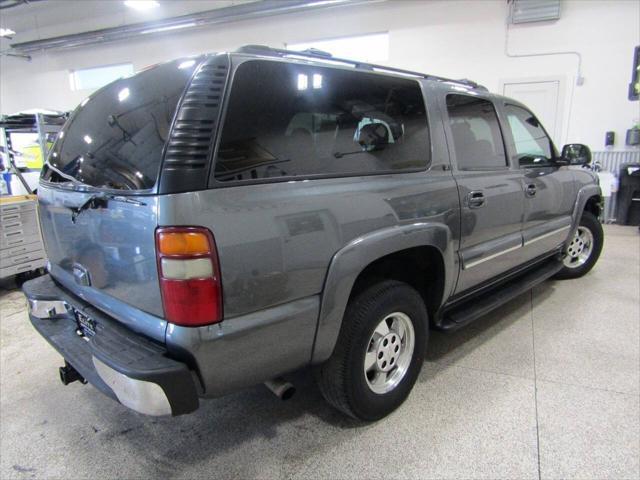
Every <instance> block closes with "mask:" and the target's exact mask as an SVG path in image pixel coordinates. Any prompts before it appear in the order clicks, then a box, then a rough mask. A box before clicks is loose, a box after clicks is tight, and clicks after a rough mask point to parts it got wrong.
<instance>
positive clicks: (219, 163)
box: [215, 61, 430, 182]
mask: <svg viewBox="0 0 640 480" xmlns="http://www.w3.org/2000/svg"><path fill="white" fill-rule="evenodd" d="M429 150H430V149H429V139H428V130H427V119H426V113H425V106H424V101H423V98H422V92H421V90H420V87H419V85H418V83H417V82H416V81H414V80H409V79H404V78H393V77H387V76H383V75H375V74H369V73H362V72H355V71H348V70H339V69H335V68H328V67H316V66H307V65H298V64H292V63H283V62H273V61H248V62H245V63H243V64H242V65H240V67H239V68H238V70H237V71H236V74H235V77H234V81H233V86H232V88H231V95H230V99H229V104H228V108H227V116H226V119H225V122H224V126H223V130H222V138H221V143H220V146H219V148H218V154H217V159H216V164H215V177H216V179H217V180H218V181H223V182H224V181H246V180H256V179H265V178H268V179H274V178H283V177H297V176H312V175H348V174H354V175H357V174H367V173H375V172H384V171H403V170H405V171H406V170H412V169H421V168H425V167H426V165H427V162H428V159H429Z"/></svg>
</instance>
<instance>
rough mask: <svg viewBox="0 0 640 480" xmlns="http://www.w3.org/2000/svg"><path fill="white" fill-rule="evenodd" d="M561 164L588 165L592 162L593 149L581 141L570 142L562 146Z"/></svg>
mask: <svg viewBox="0 0 640 480" xmlns="http://www.w3.org/2000/svg"><path fill="white" fill-rule="evenodd" d="M559 160H560V161H559V162H558V163H559V164H561V165H586V164H588V163H591V150H590V149H589V147H587V146H586V145H583V144H581V143H569V144H567V145H565V146H564V147H562V155H560V159H559Z"/></svg>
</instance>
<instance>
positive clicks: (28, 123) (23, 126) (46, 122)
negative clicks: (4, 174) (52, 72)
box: [0, 112, 69, 193]
mask: <svg viewBox="0 0 640 480" xmlns="http://www.w3.org/2000/svg"><path fill="white" fill-rule="evenodd" d="M68 116H69V115H68V113H62V112H61V113H55V114H49V113H20V114H16V115H1V116H0V135H1V138H2V139H3V143H4V145H5V146H6V147H5V148H6V149H7V151H5V152H3V153H4V155H3V156H4V158H5V160H6V167H7V168H8V169H9V171H10V172H11V173H13V174H14V175H16V176H17V177H18V179H19V180H20V182H21V183H22V185H23V187H24V188H25V189H26V190H27V192H28V193H33V192H32V191H31V189H30V188H29V185H28V184H27V181H26V180H25V179H24V177H23V176H22V170H21V169H20V168H19V167H18V166H17V165H16V161H15V157H16V156H18V155H19V153H18V152H16V151H15V149H14V148H13V142H12V139H11V137H12V135H14V134H20V133H35V134H37V135H38V144H39V145H40V149H41V151H42V155H43V159H46V158H47V155H48V154H49V147H48V143H49V142H53V141H55V139H56V138H57V136H58V133H59V132H60V130H61V129H62V126H63V125H64V123H65V122H66V120H67V118H68Z"/></svg>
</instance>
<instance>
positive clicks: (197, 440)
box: [0, 226, 640, 479]
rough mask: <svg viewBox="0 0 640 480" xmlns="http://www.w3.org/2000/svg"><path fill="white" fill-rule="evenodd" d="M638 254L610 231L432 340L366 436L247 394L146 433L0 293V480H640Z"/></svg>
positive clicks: (311, 391) (629, 232) (618, 232)
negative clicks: (568, 266)
mask: <svg viewBox="0 0 640 480" xmlns="http://www.w3.org/2000/svg"><path fill="white" fill-rule="evenodd" d="M639 270H640V241H639V235H638V229H637V228H631V227H617V226H607V227H606V240H605V250H604V253H603V255H602V257H601V259H600V262H599V263H598V265H597V266H596V268H595V269H594V270H593V271H592V272H591V273H590V274H589V275H587V276H586V277H583V278H582V279H579V280H573V281H564V282H556V281H549V282H546V283H545V284H543V285H541V286H539V287H538V288H536V289H534V290H533V291H532V292H531V293H529V294H526V295H522V296H521V297H520V298H518V299H516V300H514V301H512V302H510V303H509V304H507V305H505V306H504V307H503V308H500V309H499V310H498V311H496V312H494V313H492V314H490V315H489V316H487V317H486V318H484V319H482V320H480V321H479V322H478V323H476V324H475V325H472V326H471V327H469V328H467V329H466V330H463V331H461V332H458V333H455V334H450V335H443V334H439V333H433V334H432V338H431V341H430V352H429V355H428V359H427V361H426V362H425V365H424V368H423V369H422V373H421V375H420V377H419V380H418V382H417V384H416V386H415V388H414V390H413V392H412V394H411V396H410V397H409V399H408V400H407V402H406V403H405V404H404V405H403V406H402V407H401V408H400V409H399V410H397V411H396V412H395V413H393V414H392V415H391V416H389V417H388V418H386V419H384V420H382V421H380V422H378V423H375V424H371V425H361V424H358V423H356V422H352V421H349V420H347V419H345V418H344V417H342V416H341V415H340V414H338V413H337V412H335V411H333V410H332V409H331V408H329V407H328V406H327V405H326V404H325V403H324V402H323V400H322V398H321V396H320V393H319V392H318V390H317V388H316V387H315V385H314V383H313V382H312V380H311V378H310V376H309V375H308V374H305V373H301V374H297V375H295V377H294V379H295V381H296V384H297V386H298V394H297V395H296V396H295V397H294V398H293V399H292V400H290V401H289V402H285V403H282V402H280V401H279V400H277V399H276V398H275V397H274V396H273V395H272V394H271V393H269V392H268V391H267V390H266V388H264V387H262V386H257V387H255V388H252V389H249V390H246V391H243V392H240V393H237V394H235V395H232V396H228V397H226V398H222V399H219V400H211V401H206V402H203V403H202V405H201V408H200V410H198V411H197V412H196V413H194V414H192V415H189V416H184V417H178V418H152V417H145V416H142V415H138V414H136V413H133V412H131V411H129V410H127V409H126V408H124V407H122V406H121V405H119V404H117V403H115V402H113V401H111V400H109V399H107V398H106V397H104V396H102V395H101V394H100V393H98V392H97V391H96V390H95V389H93V388H91V387H89V386H82V385H80V384H77V383H76V384H73V385H70V386H68V387H63V386H62V385H61V384H60V382H59V380H58V378H57V367H58V366H59V365H60V364H61V363H60V362H61V359H60V357H59V356H58V355H57V354H56V353H55V352H54V350H53V349H52V348H50V347H49V345H48V344H47V343H46V342H45V340H43V339H42V338H40V337H39V336H38V335H37V334H36V332H35V331H34V330H33V329H32V327H31V326H30V324H29V322H28V319H27V316H26V313H25V310H24V300H23V298H22V296H21V294H20V293H19V292H18V291H15V290H14V291H2V292H1V293H0V295H1V298H0V315H1V321H0V326H1V360H2V363H1V367H2V368H1V370H0V380H1V383H0V387H1V388H0V420H1V424H0V434H1V435H0V478H3V479H7V478H45V477H46V478H49V477H50V478H89V477H91V478H112V477H124V478H152V477H153V478H155V477H172V478H173V477H176V478H212V477H225V478H231V477H235V478H254V477H261V478H329V477H330V478H410V477H411V478H436V477H437V478H443V477H446V478H509V479H516V478H518V479H519V478H534V479H535V478H545V479H546V478H581V479H584V478H598V479H604V478H615V479H622V478H638V477H639V476H640V463H639V457H640V436H639V435H640V418H639V410H640V405H639V396H640V391H639V378H640V355H639V348H640V336H639V320H640V311H639V309H640V284H639V276H640V275H639V273H640V272H639Z"/></svg>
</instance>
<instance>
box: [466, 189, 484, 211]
mask: <svg viewBox="0 0 640 480" xmlns="http://www.w3.org/2000/svg"><path fill="white" fill-rule="evenodd" d="M485 200H486V198H485V197H484V193H482V192H481V191H480V190H475V191H473V192H469V193H468V194H467V205H469V208H480V207H482V206H483V205H484V203H485Z"/></svg>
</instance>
